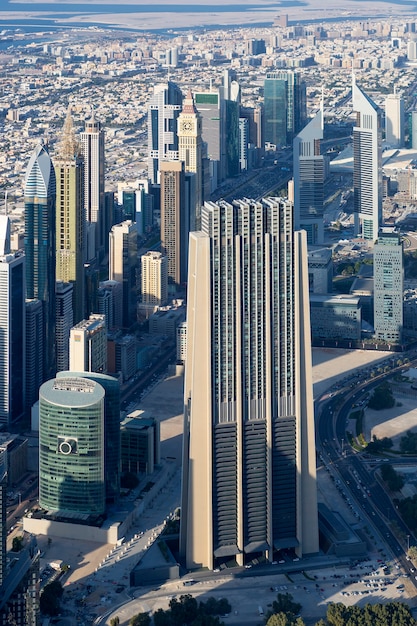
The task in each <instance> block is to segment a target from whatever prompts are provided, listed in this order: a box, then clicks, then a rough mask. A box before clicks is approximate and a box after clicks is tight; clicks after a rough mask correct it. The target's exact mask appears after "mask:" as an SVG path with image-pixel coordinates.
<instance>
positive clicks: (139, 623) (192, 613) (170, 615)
mask: <svg viewBox="0 0 417 626" xmlns="http://www.w3.org/2000/svg"><path fill="white" fill-rule="evenodd" d="M231 610H232V607H231V606H230V603H229V602H228V601H227V600H226V598H220V599H219V600H216V598H208V599H207V600H206V602H197V600H196V599H195V598H193V597H192V596H191V595H190V594H185V595H182V596H180V597H179V599H178V600H177V599H176V598H172V600H171V601H170V603H169V609H168V610H167V611H164V610H163V609H158V610H157V611H155V613H154V614H153V623H154V626H224V622H221V621H220V619H219V616H220V615H227V614H228V613H230V611H231ZM119 623H120V620H119V618H118V617H117V616H116V617H113V618H112V619H111V620H110V625H111V626H118V624H119ZM150 624H151V618H150V616H149V614H148V613H137V614H136V615H134V616H133V617H131V619H130V621H129V626H150Z"/></svg>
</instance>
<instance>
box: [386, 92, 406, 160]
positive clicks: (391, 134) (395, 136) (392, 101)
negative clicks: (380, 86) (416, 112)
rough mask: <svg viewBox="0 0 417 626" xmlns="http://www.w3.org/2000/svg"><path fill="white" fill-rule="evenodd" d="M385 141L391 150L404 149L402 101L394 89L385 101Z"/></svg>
mask: <svg viewBox="0 0 417 626" xmlns="http://www.w3.org/2000/svg"><path fill="white" fill-rule="evenodd" d="M385 141H386V142H387V144H388V145H389V146H390V147H391V148H403V147H404V100H403V98H402V97H401V96H400V95H399V94H398V93H396V91H395V89H394V93H391V94H389V95H388V96H387V97H386V99H385Z"/></svg>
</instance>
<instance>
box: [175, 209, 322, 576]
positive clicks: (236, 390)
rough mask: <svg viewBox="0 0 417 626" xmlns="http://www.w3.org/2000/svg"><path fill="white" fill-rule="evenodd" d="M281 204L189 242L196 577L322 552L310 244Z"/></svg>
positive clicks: (205, 225)
mask: <svg viewBox="0 0 417 626" xmlns="http://www.w3.org/2000/svg"><path fill="white" fill-rule="evenodd" d="M292 213H293V208H292V205H291V204H290V203H288V202H287V201H284V200H282V199H280V198H268V199H264V200H262V201H261V202H255V201H251V200H240V201H235V202H234V203H233V204H229V203H227V202H225V201H221V202H219V203H213V202H207V203H205V205H204V207H203V210H202V231H200V232H194V233H191V235H190V250H189V272H188V297H187V359H186V365H185V383H184V407H185V417H184V459H183V483H182V484H183V495H182V498H183V501H182V516H181V523H182V526H181V535H180V538H181V550H182V552H183V553H184V554H185V558H186V566H187V567H188V568H196V567H208V568H209V569H213V568H215V567H217V566H219V565H220V564H221V563H222V562H224V561H227V560H231V559H236V561H237V563H238V564H245V563H246V562H247V561H249V560H251V559H252V558H254V557H255V556H259V554H260V553H262V554H264V555H265V556H266V558H267V559H268V560H270V561H272V560H273V559H274V552H275V551H278V550H280V549H284V548H293V549H294V550H295V552H296V553H297V554H298V555H300V556H302V555H305V554H309V553H316V552H317V551H318V547H319V544H318V514H317V494H316V464H315V441H314V412H313V396H312V368H311V350H310V320H309V299H308V269H307V242H306V235H305V232H294V230H293V215H292Z"/></svg>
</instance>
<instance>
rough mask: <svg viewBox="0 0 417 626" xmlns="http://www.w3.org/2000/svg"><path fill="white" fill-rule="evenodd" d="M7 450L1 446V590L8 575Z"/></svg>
mask: <svg viewBox="0 0 417 626" xmlns="http://www.w3.org/2000/svg"><path fill="white" fill-rule="evenodd" d="M6 503H7V450H4V449H1V448H0V591H1V587H2V585H3V582H4V579H5V577H6V539H7V524H6V521H7V517H6V511H7V508H6Z"/></svg>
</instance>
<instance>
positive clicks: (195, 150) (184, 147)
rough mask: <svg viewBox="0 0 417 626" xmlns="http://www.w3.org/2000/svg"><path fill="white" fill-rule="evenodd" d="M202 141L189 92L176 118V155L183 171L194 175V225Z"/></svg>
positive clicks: (200, 186)
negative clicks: (182, 166) (182, 165)
mask: <svg viewBox="0 0 417 626" xmlns="http://www.w3.org/2000/svg"><path fill="white" fill-rule="evenodd" d="M202 150H203V140H202V119H201V115H200V114H199V113H198V111H197V109H196V108H195V105H194V99H193V96H192V93H191V91H189V92H188V94H187V97H186V98H185V99H184V104H183V107H182V111H181V113H180V114H179V116H178V154H179V160H180V161H183V162H184V170H185V171H186V172H193V173H194V174H195V180H196V183H195V187H196V191H195V195H196V223H197V225H198V224H199V223H200V211H201V205H202V200H203V197H202V194H203V181H202V177H203V152H202Z"/></svg>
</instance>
